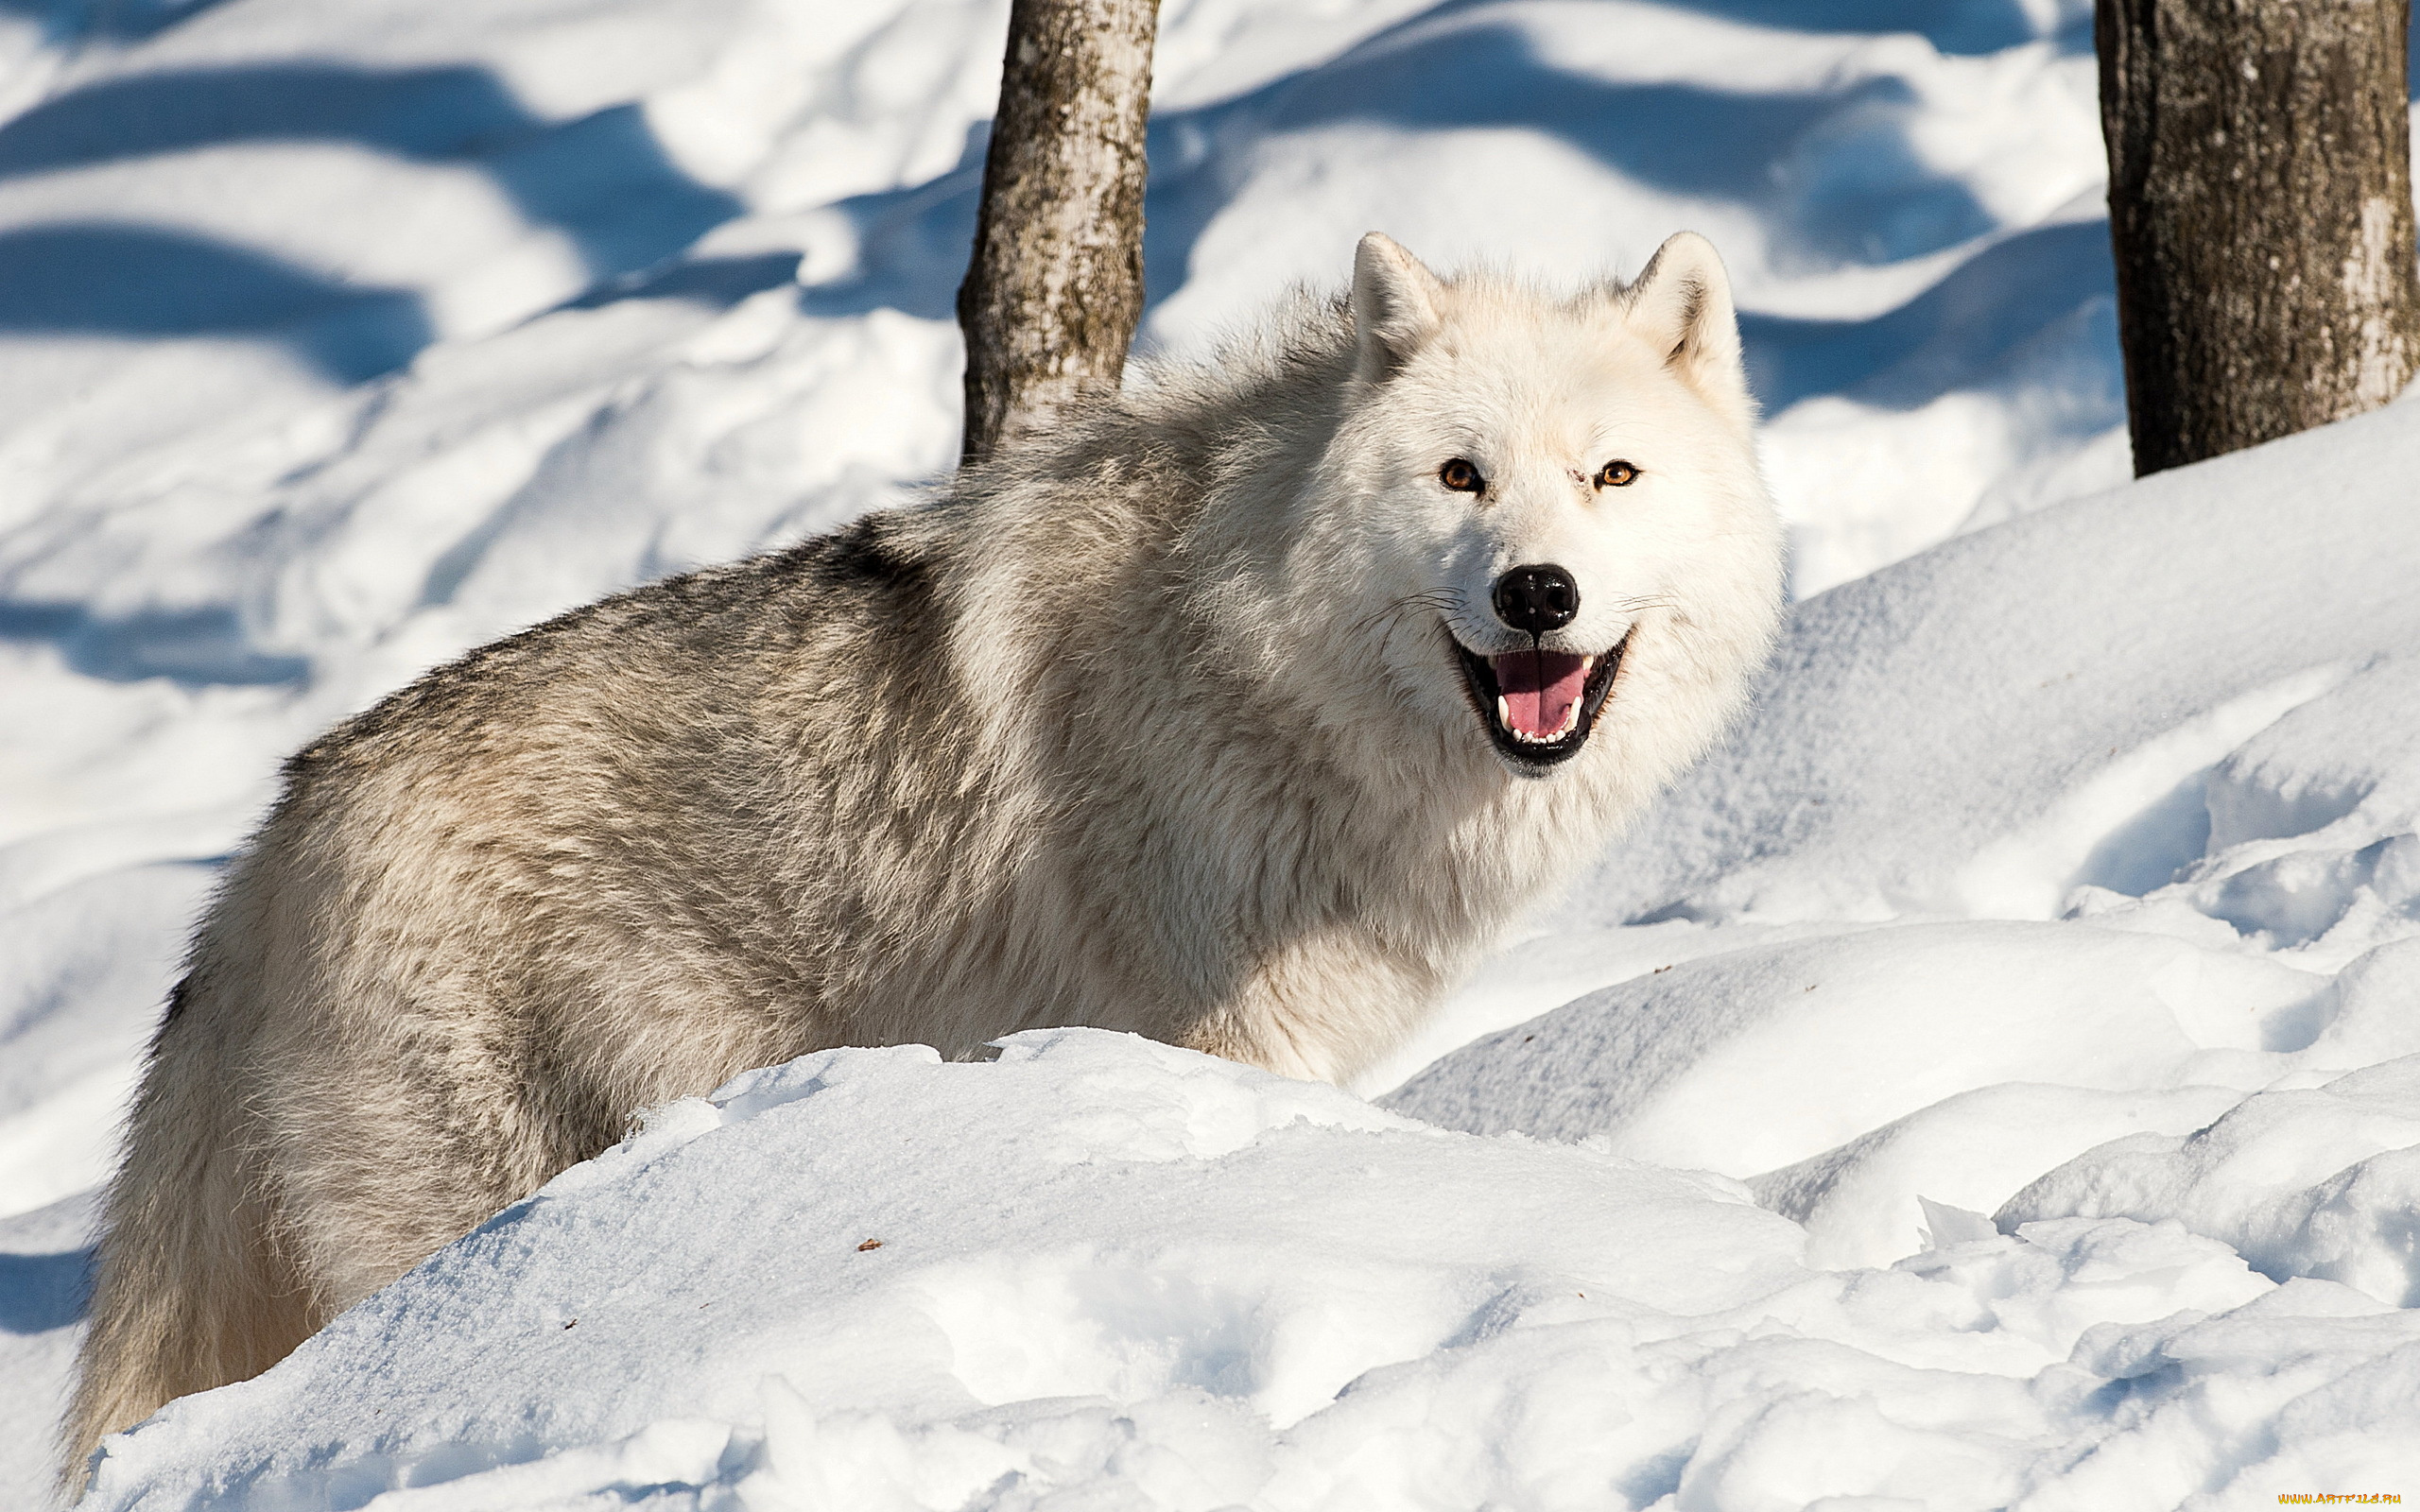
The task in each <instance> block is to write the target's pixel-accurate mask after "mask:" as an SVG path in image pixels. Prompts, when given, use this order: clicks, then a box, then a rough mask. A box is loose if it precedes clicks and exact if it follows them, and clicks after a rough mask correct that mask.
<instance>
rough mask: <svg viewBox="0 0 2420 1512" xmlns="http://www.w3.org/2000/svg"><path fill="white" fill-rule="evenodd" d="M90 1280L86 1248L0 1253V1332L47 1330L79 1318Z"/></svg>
mask: <svg viewBox="0 0 2420 1512" xmlns="http://www.w3.org/2000/svg"><path fill="white" fill-rule="evenodd" d="M92 1284H93V1251H91V1250H90V1249H68V1250H61V1251H60V1252H59V1253H57V1254H51V1255H12V1254H0V1333H47V1332H50V1331H51V1330H53V1329H63V1328H65V1327H66V1326H67V1325H68V1324H70V1323H74V1322H77V1321H78V1320H80V1319H81V1318H82V1317H83V1315H84V1304H85V1301H86V1299H87V1297H90V1295H91V1293H92Z"/></svg>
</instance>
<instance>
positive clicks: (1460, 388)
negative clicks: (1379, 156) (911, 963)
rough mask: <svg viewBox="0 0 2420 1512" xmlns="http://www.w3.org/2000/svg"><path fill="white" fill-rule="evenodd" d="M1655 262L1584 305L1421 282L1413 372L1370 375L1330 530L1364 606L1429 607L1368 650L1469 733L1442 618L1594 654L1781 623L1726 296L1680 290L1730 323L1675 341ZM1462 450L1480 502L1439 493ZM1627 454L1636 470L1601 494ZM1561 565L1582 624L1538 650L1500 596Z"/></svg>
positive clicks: (1702, 321) (1401, 342)
mask: <svg viewBox="0 0 2420 1512" xmlns="http://www.w3.org/2000/svg"><path fill="white" fill-rule="evenodd" d="M1700 245H1702V244H1700ZM1706 256H1708V257H1710V256H1711V253H1710V252H1708V253H1707V254H1706ZM1407 261H1408V258H1407ZM1410 267H1411V269H1413V270H1416V271H1414V272H1412V273H1410V274H1409V276H1410V277H1412V278H1413V279H1415V280H1416V279H1418V278H1420V277H1422V276H1424V275H1426V270H1425V269H1418V266H1417V265H1416V264H1412V265H1410ZM1654 271H1655V270H1654V269H1652V268H1651V272H1650V275H1649V276H1648V277H1647V278H1642V280H1641V282H1640V283H1639V284H1638V285H1634V287H1633V288H1632V289H1631V290H1626V291H1607V292H1599V293H1594V294H1589V295H1585V296H1582V297H1581V298H1579V299H1575V300H1562V299H1553V298H1548V297H1545V296H1541V295H1538V294H1535V293H1533V292H1531V291H1529V290H1526V289H1522V288H1518V287H1514V286H1511V285H1508V284H1506V283H1498V282H1495V281H1492V280H1483V279H1467V280H1464V281H1461V282H1458V283H1443V282H1442V281H1434V280H1433V276H1428V277H1429V280H1430V281H1429V282H1427V283H1425V284H1422V285H1420V286H1419V301H1418V303H1419V305H1421V306H1425V309H1424V310H1423V312H1422V313H1426V314H1428V315H1429V316H1430V318H1429V319H1427V320H1426V322H1425V323H1423V324H1422V325H1420V327H1419V328H1418V330H1417V333H1416V335H1411V336H1409V337H1407V336H1406V335H1404V334H1403V333H1402V332H1401V329H1400V327H1401V325H1402V324H1403V323H1405V322H1402V321H1398V329H1397V331H1396V332H1395V333H1393V334H1392V339H1393V340H1394V341H1395V342H1396V344H1397V352H1398V360H1397V361H1396V362H1394V363H1393V364H1392V367H1391V368H1389V369H1386V370H1384V371H1382V372H1377V373H1366V374H1365V378H1366V381H1365V382H1364V384H1363V385H1362V387H1361V389H1360V392H1359V395H1358V404H1357V405H1356V407H1355V410H1354V412H1353V413H1352V414H1351V415H1350V416H1349V418H1348V419H1347V421H1346V422H1345V425H1344V426H1343V428H1342V429H1341V431H1340V435H1339V438H1338V445H1337V447H1336V449H1335V450H1334V451H1333V452H1332V453H1331V464H1332V468H1333V471H1332V472H1331V474H1330V475H1331V477H1332V478H1333V479H1334V480H1335V482H1336V483H1338V484H1340V485H1342V486H1341V487H1340V488H1339V489H1338V490H1337V495H1336V496H1338V497H1340V498H1343V499H1347V500H1350V503H1349V505H1347V506H1346V507H1343V508H1342V509H1340V510H1339V511H1338V513H1337V515H1336V517H1335V518H1333V519H1332V520H1331V521H1329V522H1327V526H1328V528H1329V529H1330V530H1332V531H1333V532H1334V539H1333V541H1332V543H1331V544H1332V549H1333V550H1334V551H1335V552H1336V554H1337V555H1338V556H1339V557H1340V558H1343V560H1342V562H1340V566H1342V567H1343V569H1344V570H1345V571H1347V572H1349V573H1352V574H1354V575H1355V576H1357V579H1358V580H1360V581H1362V582H1364V583H1365V584H1368V585H1370V591H1369V594H1368V596H1372V597H1374V596H1376V595H1377V594H1378V593H1383V594H1384V599H1385V601H1386V602H1389V603H1394V602H1398V601H1405V600H1409V602H1410V603H1411V604H1413V605H1415V606H1417V609H1416V610H1415V611H1413V612H1407V613H1401V614H1396V615H1393V616H1392V617H1390V618H1389V619H1388V620H1387V621H1386V622H1385V623H1384V625H1383V627H1381V629H1382V633H1381V634H1380V635H1379V637H1378V638H1377V642H1376V644H1373V645H1371V646H1370V647H1369V653H1370V654H1371V655H1372V657H1373V658H1374V660H1375V661H1377V662H1379V663H1380V664H1382V665H1383V666H1384V667H1385V668H1386V670H1387V674H1388V678H1389V680H1390V681H1391V682H1392V684H1393V685H1394V687H1395V689H1396V690H1397V692H1398V694H1399V695H1400V696H1403V697H1404V698H1406V699H1407V700H1408V701H1410V702H1413V703H1415V704H1417V705H1418V706H1419V707H1421V708H1422V709H1423V710H1424V711H1426V712H1427V713H1429V714H1430V715H1431V716H1433V717H1435V718H1437V719H1440V720H1443V721H1447V722H1454V721H1460V722H1461V723H1464V724H1471V723H1474V721H1473V719H1472V713H1471V710H1470V706H1469V702H1468V698H1467V696H1466V694H1465V692H1464V689H1463V686H1462V682H1461V672H1460V669H1459V666H1458V665H1457V664H1456V662H1455V659H1454V658H1453V656H1452V654H1451V650H1450V647H1448V646H1447V645H1445V644H1443V640H1442V639H1441V637H1440V636H1439V635H1438V634H1437V633H1435V627H1436V626H1438V625H1439V624H1440V622H1442V624H1443V627H1445V628H1446V629H1447V630H1449V631H1450V633H1451V634H1452V636H1453V637H1454V639H1455V640H1457V641H1459V642H1460V643H1461V644H1462V646H1464V647H1465V648H1466V649H1468V650H1470V651H1472V652H1474V653H1477V654H1478V655H1481V656H1488V655H1495V654H1500V653H1504V652H1509V651H1513V650H1517V649H1523V648H1527V647H1529V646H1530V645H1532V644H1538V645H1542V646H1544V647H1545V648H1547V649H1548V650H1554V651H1564V652H1570V653H1574V654H1580V655H1591V656H1596V655H1602V654H1605V653H1607V652H1610V651H1611V650H1612V649H1613V648H1614V647H1616V646H1617V645H1621V644H1623V643H1624V640H1625V638H1626V637H1629V636H1631V635H1632V633H1633V631H1634V630H1636V629H1639V628H1640V627H1643V626H1655V627H1666V626H1669V625H1671V624H1672V623H1674V622H1676V621H1679V622H1688V621H1696V622H1700V623H1747V624H1751V625H1754V624H1762V623H1769V622H1770V617H1771V612H1772V610H1771V608H1770V602H1771V599H1772V594H1773V579H1774V562H1775V559H1776V550H1775V548H1776V545H1777V539H1776V530H1777V527H1776V525H1775V523H1774V521H1773V517H1772V508H1771V506H1770V504H1769V502H1768V501H1767V499H1766V496H1765V491H1764V488H1763V483H1762V480H1761V478H1760V477H1759V475H1758V472H1757V469H1756V464H1755V451H1754V445H1753V441H1752V438H1751V436H1750V433H1749V429H1748V425H1749V412H1748V408H1747V404H1746V400H1745V387H1744V383H1743V382H1742V381H1741V379H1740V377H1739V374H1738V362H1737V336H1736V332H1735V330H1734V328H1733V316H1732V313H1731V309H1730V304H1729V300H1728V296H1727V293H1726V292H1724V291H1722V290H1720V288H1716V289H1714V290H1712V291H1709V290H1707V289H1706V288H1704V287H1703V285H1701V286H1698V287H1694V288H1690V289H1687V290H1685V291H1683V294H1684V297H1685V300H1686V302H1688V303H1689V304H1690V305H1692V306H1694V308H1693V310H1692V311H1690V312H1688V313H1691V314H1693V315H1694V316H1695V318H1696V320H1697V322H1698V324H1699V325H1700V326H1701V327H1703V326H1706V325H1709V324H1713V323H1716V322H1719V323H1720V330H1718V331H1715V332H1714V333H1713V334H1712V338H1711V339H1703V338H1693V339H1699V348H1698V350H1695V351H1687V350H1683V351H1676V350H1675V347H1676V346H1679V347H1686V345H1687V343H1686V341H1675V337H1674V334H1673V324H1672V322H1671V321H1670V320H1669V319H1668V317H1669V316H1670V314H1671V313H1672V312H1671V304H1672V301H1671V300H1670V299H1669V298H1667V299H1664V300H1661V301H1659V300H1658V299H1657V298H1656V296H1657V295H1658V294H1659V293H1661V294H1664V295H1667V296H1669V295H1671V294H1672V293H1673V291H1672V290H1670V289H1668V288H1667V289H1662V290H1659V289H1658V288H1656V287H1653V286H1651V280H1652V279H1653V278H1654ZM1712 277H1713V278H1714V279H1718V280H1719V278H1720V268H1719V265H1717V266H1716V267H1715V269H1714V271H1713V274H1712ZM1665 282H1666V283H1669V280H1666V281H1665ZM1360 292H1361V291H1360V290H1359V288H1358V287H1357V298H1359V297H1360ZM1684 334H1685V335H1688V334H1687V333H1684ZM1668 343H1672V345H1668ZM1707 347H1711V348H1712V349H1713V350H1712V351H1710V352H1708V351H1705V350H1704V349H1705V348H1707ZM1690 359H1696V360H1694V361H1693V360H1690ZM1457 457H1459V458H1462V459H1464V460H1466V461H1468V462H1469V463H1471V464H1472V465H1473V466H1474V467H1476V468H1477V469H1478V473H1479V474H1480V476H1481V478H1482V479H1483V480H1484V487H1483V488H1482V490H1480V491H1478V492H1476V493H1473V492H1465V491H1458V490H1453V489H1449V488H1447V487H1446V486H1445V485H1444V484H1443V482H1442V481H1441V479H1440V475H1439V474H1440V470H1441V468H1443V466H1444V464H1445V463H1446V462H1447V461H1449V460H1450V459H1453V458H1457ZM1616 461H1618V462H1623V463H1627V464H1629V466H1630V467H1631V468H1633V469H1635V470H1636V474H1637V475H1636V477H1635V478H1634V480H1633V481H1632V482H1630V483H1629V484H1628V485H1627V486H1599V483H1598V481H1597V479H1598V477H1599V473H1600V472H1601V471H1602V470H1603V469H1604V468H1605V467H1606V465H1607V464H1608V463H1612V462H1616ZM1546 564H1551V565H1554V566H1559V567H1561V568H1563V569H1564V570H1565V571H1566V572H1568V573H1569V574H1570V575H1571V576H1572V577H1573V578H1574V579H1575V580H1576V582H1577V583H1578V585H1579V590H1580V604H1579V613H1578V616H1577V617H1576V618H1575V619H1574V620H1572V621H1571V622H1570V623H1569V624H1567V625H1564V626H1563V627H1560V628H1557V629H1554V630H1550V631H1548V632H1547V633H1546V634H1545V635H1544V636H1543V637H1540V638H1538V639H1537V640H1536V641H1534V642H1533V641H1532V638H1531V637H1530V634H1529V633H1528V632H1526V631H1523V630H1519V629H1515V628H1513V627H1511V626H1508V625H1507V624H1505V623H1504V622H1503V621H1502V620H1501V619H1499V618H1498V617H1497V616H1496V614H1495V610H1494V609H1493V607H1492V603H1491V593H1492V590H1493V588H1494V586H1495V583H1496V581H1497V579H1498V578H1499V577H1501V576H1503V574H1505V573H1506V572H1507V571H1509V570H1511V569H1513V568H1516V567H1521V566H1535V565H1546ZM1651 639H1654V638H1653V637H1642V638H1641V641H1639V642H1634V643H1633V647H1634V650H1641V651H1643V650H1644V649H1646V647H1645V646H1644V644H1642V643H1643V642H1645V641H1647V640H1651ZM1663 639H1664V640H1665V642H1666V643H1667V644H1669V643H1670V640H1671V638H1670V637H1668V636H1666V637H1664V638H1663ZM1703 670H1704V671H1705V672H1707V673H1711V672H1712V671H1713V670H1714V669H1713V668H1711V667H1708V668H1705V669H1703ZM1726 670H1727V669H1726Z"/></svg>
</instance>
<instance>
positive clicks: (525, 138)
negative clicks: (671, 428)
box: [0, 63, 740, 276]
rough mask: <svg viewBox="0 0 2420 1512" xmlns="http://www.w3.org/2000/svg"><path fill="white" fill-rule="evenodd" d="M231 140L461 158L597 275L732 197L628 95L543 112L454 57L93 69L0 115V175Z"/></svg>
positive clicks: (641, 256) (693, 231) (624, 265)
mask: <svg viewBox="0 0 2420 1512" xmlns="http://www.w3.org/2000/svg"><path fill="white" fill-rule="evenodd" d="M240 142H351V143H354V144H356V145H358V146H365V147H369V148H371V149H372V150H374V151H378V152H383V153H387V154H389V155H391V156H394V157H397V158H402V159H405V160H406V161H409V162H414V163H457V164H460V165H463V166H466V167H472V168H475V169H477V170H479V171H481V172H483V173H485V174H486V175H488V177H489V178H491V179H493V180H494V182H495V184H496V186H497V187H498V188H499V189H501V190H503V191H504V193H505V194H507V195H508V196H510V198H511V199H512V201H513V204H514V205H515V206H516V207H517V208H518V209H519V210H520V212H521V214H522V215H524V216H525V217H526V218H527V219H528V220H529V221H530V222H531V223H532V224H535V225H541V226H551V227H554V228H555V229H557V230H559V231H561V232H563V233H564V234H566V235H567V236H569V237H570V238H571V239H572V241H573V242H574V243H575V244H576V245H577V246H578V247H579V249H580V253H581V256H582V257H583V258H584V259H585V260H586V262H587V264H588V266H589V270H590V271H591V272H593V273H596V274H597V275H599V276H610V275H612V274H616V273H623V272H628V271H629V270H631V269H632V268H635V267H643V266H647V265H648V264H651V263H657V262H661V261H662V260H664V259H665V258H666V257H669V256H671V255H672V254H673V253H675V252H677V251H679V250H681V249H683V248H684V247H686V246H688V245H689V244H690V243H691V242H693V241H696V240H697V239H698V237H699V236H700V235H702V234H703V233H704V232H706V231H708V230H709V229H711V228H713V227H714V226H717V225H718V224H720V223H721V222H723V221H725V220H728V219H730V218H731V217H732V216H734V215H737V214H738V213H739V210H740V205H739V202H738V201H737V200H736V199H734V198H732V197H731V196H729V195H727V194H724V193H723V192H722V191H721V190H718V189H713V188H709V187H707V186H705V185H703V184H700V183H698V182H697V181H695V180H692V179H690V178H689V177H688V176H687V175H686V174H684V173H683V172H682V171H681V169H680V168H679V167H678V166H677V165H676V164H675V163H673V162H672V161H671V159H669V158H667V157H666V155H665V152H664V148H663V146H662V145H661V144H660V143H658V142H657V141H656V139H655V134H654V133H653V132H652V131H650V130H649V129H648V125H647V121H646V119H645V117H644V115H643V114H642V113H641V112H640V110H639V108H638V107H637V106H635V105H616V106H614V107H611V108H609V109H606V110H602V111H598V112H595V113H593V114H590V115H586V116H583V117H581V118H579V120H576V121H569V122H564V123H562V124H556V123H551V122H548V121H545V120H543V119H541V118H540V117H538V116H535V115H532V114H530V113H529V112H528V111H527V109H526V108H525V107H524V106H523V105H522V104H521V103H520V102H519V101H518V100H516V99H514V98H513V97H512V94H511V93H510V91H509V90H507V89H506V88H505V87H504V85H503V83H502V81H500V80H499V79H497V78H496V77H495V76H494V75H493V74H492V73H490V72H489V71H488V70H486V69H484V68H479V67H474V66H471V65H467V64H457V65H452V66H447V67H441V68H416V69H404V70H399V71H395V72H380V71H378V70H374V69H367V68H356V67H351V66H348V65H345V64H340V63H263V64H250V65H244V66H236V67H226V68H198V69H178V70H170V71H166V72H163V73H156V74H144V75H139V76H136V77H130V78H112V79H104V80H102V81H100V82H98V83H95V84H89V85H86V86H85V87H84V88H82V89H78V90H74V91H71V92H69V93H68V94H62V95H60V96H59V97H58V98H56V99H50V100H45V101H43V103H42V104H40V105H37V106H35V107H34V108H33V109H31V110H29V111H26V112H25V113H24V114H22V115H19V116H18V117H16V118H15V119H14V120H12V121H10V122H9V123H8V125H6V126H5V127H0V178H7V177H14V176H17V175H21V174H29V173H44V172H56V171H58V170H60V169H64V168H77V167H85V166H89V165H92V164H95V163H116V162H123V161H125V160H128V159H130V158H140V157H149V156H152V155H154V154H157V153H163V152H177V151H185V150H190V149H193V148H196V147H205V146H225V145H228V144H230V143H240Z"/></svg>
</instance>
